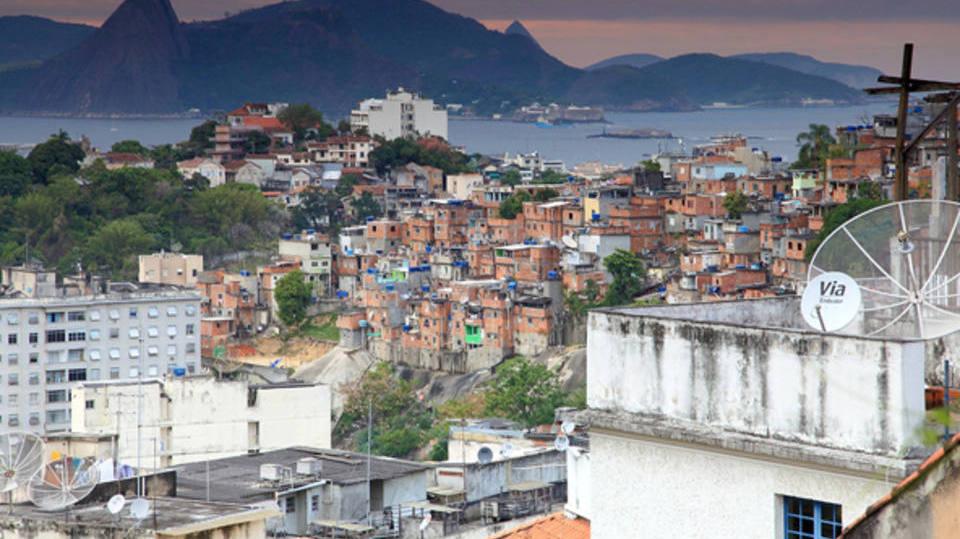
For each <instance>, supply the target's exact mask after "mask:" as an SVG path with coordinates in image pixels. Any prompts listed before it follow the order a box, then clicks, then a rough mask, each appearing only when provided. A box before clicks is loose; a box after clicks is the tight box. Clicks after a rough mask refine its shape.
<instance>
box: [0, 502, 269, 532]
mask: <svg viewBox="0 0 960 539" xmlns="http://www.w3.org/2000/svg"><path fill="white" fill-rule="evenodd" d="M131 501H132V500H127V503H126V506H125V508H124V510H122V511H121V512H120V513H119V514H118V515H112V514H110V512H108V511H107V510H106V508H105V507H104V505H103V504H102V503H95V504H88V505H80V506H74V507H71V508H70V510H69V511H68V512H64V511H42V510H40V509H38V508H37V507H36V506H34V505H32V504H21V505H15V506H12V507H10V508H9V510H7V509H4V511H3V514H2V515H0V530H4V529H12V530H16V531H15V532H14V534H15V535H17V534H25V533H28V530H30V529H31V528H34V529H50V528H53V529H60V530H76V529H77V528H83V529H87V530H89V529H91V528H95V529H102V530H123V531H130V530H135V529H137V528H140V529H141V530H142V531H143V535H154V534H152V533H149V534H148V533H147V532H148V531H151V530H152V531H154V532H156V534H158V535H159V534H162V535H164V536H174V537H176V536H185V535H187V534H197V533H202V532H204V531H209V530H214V529H217V528H219V527H223V526H229V525H232V524H239V523H242V522H251V521H256V520H260V519H265V518H271V517H274V516H276V514H277V510H276V509H267V508H264V507H250V506H246V505H236V504H228V503H220V502H203V501H197V500H186V499H183V498H156V499H151V500H150V504H151V508H153V509H155V511H154V512H152V513H151V515H150V517H149V518H147V519H145V520H142V521H138V520H136V519H134V518H132V517H131V516H130V511H129V509H128V508H129V505H130V502H131ZM154 515H155V518H154ZM28 535H29V534H28ZM37 535H42V534H37ZM84 535H86V534H84ZM90 535H91V536H97V534H90Z"/></svg>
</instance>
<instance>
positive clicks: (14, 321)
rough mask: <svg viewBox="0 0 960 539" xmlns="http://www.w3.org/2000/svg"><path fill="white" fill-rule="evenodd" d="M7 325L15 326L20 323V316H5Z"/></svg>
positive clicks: (13, 314) (12, 314)
mask: <svg viewBox="0 0 960 539" xmlns="http://www.w3.org/2000/svg"><path fill="white" fill-rule="evenodd" d="M7 323H8V324H10V325H11V326H15V325H17V324H18V323H20V315H19V314H17V313H10V314H8V315H7Z"/></svg>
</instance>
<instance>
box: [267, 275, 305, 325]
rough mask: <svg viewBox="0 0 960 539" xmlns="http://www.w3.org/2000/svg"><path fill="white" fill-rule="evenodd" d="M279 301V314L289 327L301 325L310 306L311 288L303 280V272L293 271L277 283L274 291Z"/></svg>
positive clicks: (275, 297)
mask: <svg viewBox="0 0 960 539" xmlns="http://www.w3.org/2000/svg"><path fill="white" fill-rule="evenodd" d="M273 296H274V299H276V301H277V314H278V315H279V316H280V320H281V321H282V322H283V323H284V325H286V326H287V327H293V326H296V325H299V324H300V322H303V320H304V319H305V318H306V316H307V307H309V306H310V300H311V292H310V286H309V285H308V284H307V283H306V282H304V280H303V272H302V271H300V270H297V271H291V272H290V273H288V274H286V275H284V276H283V277H282V278H281V279H280V280H279V281H277V286H276V289H275V290H274V291H273Z"/></svg>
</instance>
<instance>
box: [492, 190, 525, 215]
mask: <svg viewBox="0 0 960 539" xmlns="http://www.w3.org/2000/svg"><path fill="white" fill-rule="evenodd" d="M529 201H530V193H528V192H527V191H516V192H514V193H513V194H512V195H510V196H509V197H507V198H506V199H505V200H504V201H503V202H501V203H500V208H499V210H498V213H499V214H500V218H501V219H516V218H517V216H518V215H520V214H521V213H523V203H524V202H529Z"/></svg>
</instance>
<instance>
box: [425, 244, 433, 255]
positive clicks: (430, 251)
mask: <svg viewBox="0 0 960 539" xmlns="http://www.w3.org/2000/svg"><path fill="white" fill-rule="evenodd" d="M426 251H427V253H432V252H433V246H432V245H430V244H427V249H426Z"/></svg>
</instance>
